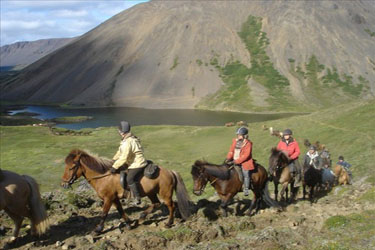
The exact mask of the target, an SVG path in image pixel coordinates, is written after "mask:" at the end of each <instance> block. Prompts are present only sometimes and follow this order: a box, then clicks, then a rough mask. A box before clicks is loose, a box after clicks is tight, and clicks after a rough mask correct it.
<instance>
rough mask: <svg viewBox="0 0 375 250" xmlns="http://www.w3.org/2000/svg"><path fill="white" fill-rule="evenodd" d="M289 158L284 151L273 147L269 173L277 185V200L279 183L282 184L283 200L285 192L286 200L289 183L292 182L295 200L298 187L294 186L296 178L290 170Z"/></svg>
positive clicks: (281, 194)
mask: <svg viewBox="0 0 375 250" xmlns="http://www.w3.org/2000/svg"><path fill="white" fill-rule="evenodd" d="M288 165H289V158H288V157H287V156H286V155H285V153H284V152H283V151H280V150H277V149H276V148H272V149H271V156H270V158H269V173H270V179H271V178H272V180H273V183H274V185H275V200H276V201H277V196H278V192H279V190H278V185H279V184H281V185H282V189H281V191H280V196H281V200H284V199H285V198H284V193H286V200H288V184H290V187H291V191H292V197H291V200H293V199H294V198H295V196H296V194H297V191H298V188H295V187H294V178H293V177H292V175H291V173H290V170H289V167H288Z"/></svg>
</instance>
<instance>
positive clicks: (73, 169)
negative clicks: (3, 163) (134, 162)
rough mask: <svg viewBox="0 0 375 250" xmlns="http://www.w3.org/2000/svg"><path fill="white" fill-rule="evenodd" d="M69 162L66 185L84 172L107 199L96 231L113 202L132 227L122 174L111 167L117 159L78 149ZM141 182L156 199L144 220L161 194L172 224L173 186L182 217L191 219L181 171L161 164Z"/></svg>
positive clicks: (145, 192)
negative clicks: (154, 174)
mask: <svg viewBox="0 0 375 250" xmlns="http://www.w3.org/2000/svg"><path fill="white" fill-rule="evenodd" d="M65 164H66V166H65V172H64V175H63V176H62V181H63V183H62V186H64V187H69V186H70V185H71V184H73V183H74V181H75V180H77V179H78V178H80V177H81V176H83V177H85V178H86V179H87V181H88V182H89V183H90V185H91V186H92V187H93V188H94V189H95V191H96V193H97V194H98V196H99V198H101V199H102V200H103V201H104V205H103V211H102V214H101V220H100V223H99V225H98V226H97V227H96V228H95V232H97V233H99V232H101V231H102V230H103V227H104V221H105V219H106V217H107V214H108V211H109V209H110V208H111V206H112V204H115V206H116V208H117V211H118V213H119V214H120V216H121V217H122V218H123V219H124V221H125V226H126V227H127V228H128V229H130V228H131V226H130V223H131V220H130V219H129V218H128V217H127V216H126V214H125V212H124V210H123V209H122V206H121V203H120V199H121V198H125V190H124V189H123V187H122V186H121V183H120V174H111V173H110V172H109V171H108V170H109V169H110V167H111V166H112V164H113V161H111V160H108V159H105V158H99V157H97V156H94V155H91V154H89V153H87V152H85V151H82V150H79V149H74V150H72V151H71V152H70V153H69V155H68V156H67V157H66V158H65ZM140 186H141V187H140V194H141V196H142V197H143V196H147V197H148V198H149V199H150V200H151V202H152V205H151V206H150V207H149V208H148V209H146V210H145V211H144V212H143V213H142V215H141V217H140V220H144V219H145V218H146V216H147V215H148V214H149V213H151V212H152V211H153V210H154V209H156V208H158V207H160V205H161V203H160V201H159V198H158V196H159V197H160V198H161V199H162V201H163V202H164V203H165V204H166V205H167V207H168V210H169V219H168V222H167V223H166V226H167V227H170V226H172V224H173V220H174V210H175V207H174V202H173V200H172V196H173V190H175V191H176V196H177V204H178V208H179V211H180V213H181V215H182V217H183V218H184V219H187V218H188V217H189V216H190V214H191V209H190V205H191V203H190V199H189V196H188V193H187V190H186V187H185V184H184V182H183V180H182V178H181V176H180V175H179V174H178V173H177V172H175V171H171V170H167V169H165V168H162V167H160V171H159V175H158V176H157V177H156V178H155V179H149V178H147V177H142V178H141V180H140Z"/></svg>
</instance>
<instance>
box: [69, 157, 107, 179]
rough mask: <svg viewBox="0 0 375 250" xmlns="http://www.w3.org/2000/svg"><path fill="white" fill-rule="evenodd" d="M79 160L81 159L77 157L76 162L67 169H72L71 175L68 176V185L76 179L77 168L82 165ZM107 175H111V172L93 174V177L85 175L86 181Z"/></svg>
mask: <svg viewBox="0 0 375 250" xmlns="http://www.w3.org/2000/svg"><path fill="white" fill-rule="evenodd" d="M80 162H81V159H79V160H78V161H77V162H75V163H74V166H73V167H71V168H69V170H74V172H73V175H72V177H71V178H70V180H69V181H67V182H68V183H69V184H70V185H72V184H73V183H74V182H75V181H76V179H77V171H78V168H80V167H81V166H82V165H81V163H80ZM109 175H111V173H106V174H102V175H98V176H94V177H91V178H87V177H86V176H85V177H86V179H87V181H88V182H90V181H92V180H96V179H101V178H103V177H107V176H109Z"/></svg>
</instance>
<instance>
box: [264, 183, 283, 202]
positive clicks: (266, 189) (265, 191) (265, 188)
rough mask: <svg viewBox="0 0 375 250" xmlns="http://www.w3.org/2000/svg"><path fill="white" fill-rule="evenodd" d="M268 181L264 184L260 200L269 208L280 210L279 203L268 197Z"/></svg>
mask: <svg viewBox="0 0 375 250" xmlns="http://www.w3.org/2000/svg"><path fill="white" fill-rule="evenodd" d="M268 182H269V181H268V180H266V183H265V185H264V188H263V189H262V199H263V200H264V202H265V203H266V204H267V205H268V206H270V207H276V208H281V206H280V205H279V203H278V202H277V201H275V200H273V199H272V198H271V197H270V193H269V190H268Z"/></svg>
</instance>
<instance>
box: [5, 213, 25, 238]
mask: <svg viewBox="0 0 375 250" xmlns="http://www.w3.org/2000/svg"><path fill="white" fill-rule="evenodd" d="M5 212H6V213H7V214H8V215H9V217H10V218H11V219H12V220H13V222H14V230H13V237H12V238H11V240H10V242H14V241H15V240H16V239H17V237H18V234H19V232H20V228H21V225H22V221H23V217H22V216H19V215H17V214H14V213H12V212H10V211H8V210H5Z"/></svg>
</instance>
